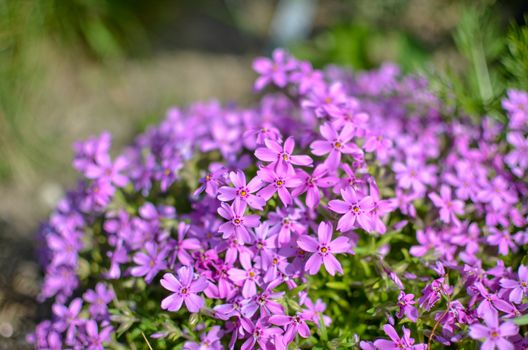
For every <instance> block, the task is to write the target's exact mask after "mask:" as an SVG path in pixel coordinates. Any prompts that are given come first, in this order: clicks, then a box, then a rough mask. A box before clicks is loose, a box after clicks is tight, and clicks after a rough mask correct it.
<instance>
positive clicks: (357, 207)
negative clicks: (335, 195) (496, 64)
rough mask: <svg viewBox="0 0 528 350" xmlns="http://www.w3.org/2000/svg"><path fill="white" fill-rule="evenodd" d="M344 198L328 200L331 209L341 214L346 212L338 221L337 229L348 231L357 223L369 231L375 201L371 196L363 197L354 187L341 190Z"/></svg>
mask: <svg viewBox="0 0 528 350" xmlns="http://www.w3.org/2000/svg"><path fill="white" fill-rule="evenodd" d="M341 196H342V197H343V199H344V201H342V200H337V199H334V200H331V201H330V202H328V207H329V208H330V210H332V211H335V212H336V213H339V214H344V215H343V216H342V217H341V218H340V219H339V222H338V223H337V229H338V230H339V231H341V232H346V231H349V230H351V229H352V228H354V226H355V224H356V223H357V224H359V226H360V227H361V228H362V229H364V230H365V231H367V232H370V231H371V230H372V219H371V218H370V215H369V213H370V211H371V210H372V209H374V201H373V200H372V197H370V196H364V197H363V198H361V197H360V196H359V194H358V193H357V192H356V191H354V190H353V189H352V188H350V187H348V188H345V189H342V190H341Z"/></svg>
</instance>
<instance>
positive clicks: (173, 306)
mask: <svg viewBox="0 0 528 350" xmlns="http://www.w3.org/2000/svg"><path fill="white" fill-rule="evenodd" d="M177 273H178V277H176V276H174V275H173V274H172V273H166V274H164V275H163V278H162V279H161V281H160V283H161V285H162V286H163V288H165V289H168V290H169V291H171V292H173V294H171V295H170V296H168V297H166V298H165V299H163V300H162V301H161V308H162V309H164V310H168V311H178V310H179V309H180V308H181V307H182V304H183V303H184V302H185V306H186V307H187V309H188V310H189V311H190V312H198V311H199V310H200V309H201V308H202V307H203V306H204V300H203V298H202V297H200V296H198V294H197V293H199V292H202V291H204V290H205V289H206V288H207V286H208V285H209V282H208V281H207V279H206V278H205V277H203V276H197V277H196V278H195V275H194V270H193V268H192V267H190V266H182V267H180V268H179V269H178V271H177Z"/></svg>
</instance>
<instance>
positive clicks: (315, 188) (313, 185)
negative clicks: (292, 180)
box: [292, 164, 338, 209]
mask: <svg viewBox="0 0 528 350" xmlns="http://www.w3.org/2000/svg"><path fill="white" fill-rule="evenodd" d="M327 173H328V168H327V167H326V166H325V165H323V164H321V165H318V166H317V167H316V168H315V169H314V171H313V173H312V174H311V175H310V174H308V173H307V172H305V171H303V170H298V171H297V176H296V178H298V179H299V180H300V181H301V182H302V185H300V186H299V187H297V188H295V189H294V190H293V191H292V196H294V197H297V196H299V195H301V194H303V193H304V192H306V205H307V206H308V208H311V209H313V208H315V207H316V206H318V205H319V202H320V200H321V194H320V189H319V187H321V188H328V187H331V186H334V185H335V184H336V183H337V181H338V178H336V177H335V176H327Z"/></svg>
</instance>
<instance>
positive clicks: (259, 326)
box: [231, 318, 282, 350]
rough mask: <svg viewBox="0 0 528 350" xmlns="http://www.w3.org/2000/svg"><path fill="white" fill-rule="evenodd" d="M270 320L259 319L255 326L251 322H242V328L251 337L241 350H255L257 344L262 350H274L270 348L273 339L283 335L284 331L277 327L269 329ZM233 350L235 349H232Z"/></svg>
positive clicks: (276, 347)
mask: <svg viewBox="0 0 528 350" xmlns="http://www.w3.org/2000/svg"><path fill="white" fill-rule="evenodd" d="M268 322H269V320H266V319H262V318H260V319H258V320H257V322H255V323H254V324H253V322H251V321H250V320H246V319H244V320H243V322H242V327H243V328H244V330H245V331H246V332H247V333H248V335H249V337H248V338H247V339H246V341H245V342H244V343H243V344H242V346H241V347H240V349H241V350H253V349H255V344H258V345H259V347H260V348H261V349H272V347H270V346H269V345H271V344H270V340H271V338H273V337H275V336H276V335H280V334H282V331H281V330H280V329H279V328H277V327H269V324H268ZM273 348H274V349H281V347H278V346H275V347H273ZM231 349H233V347H231Z"/></svg>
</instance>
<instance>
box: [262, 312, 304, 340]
mask: <svg viewBox="0 0 528 350" xmlns="http://www.w3.org/2000/svg"><path fill="white" fill-rule="evenodd" d="M309 319H310V317H309V315H308V314H307V313H306V311H304V312H297V313H296V314H295V316H288V315H273V316H271V317H270V318H269V323H271V324H274V325H277V326H282V327H284V328H285V333H284V338H283V341H284V344H285V345H287V344H289V343H290V342H291V341H292V340H293V339H294V338H295V336H296V335H297V334H299V335H300V336H301V337H303V338H308V337H310V328H309V327H308V325H307V324H306V321H308V320H309Z"/></svg>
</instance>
